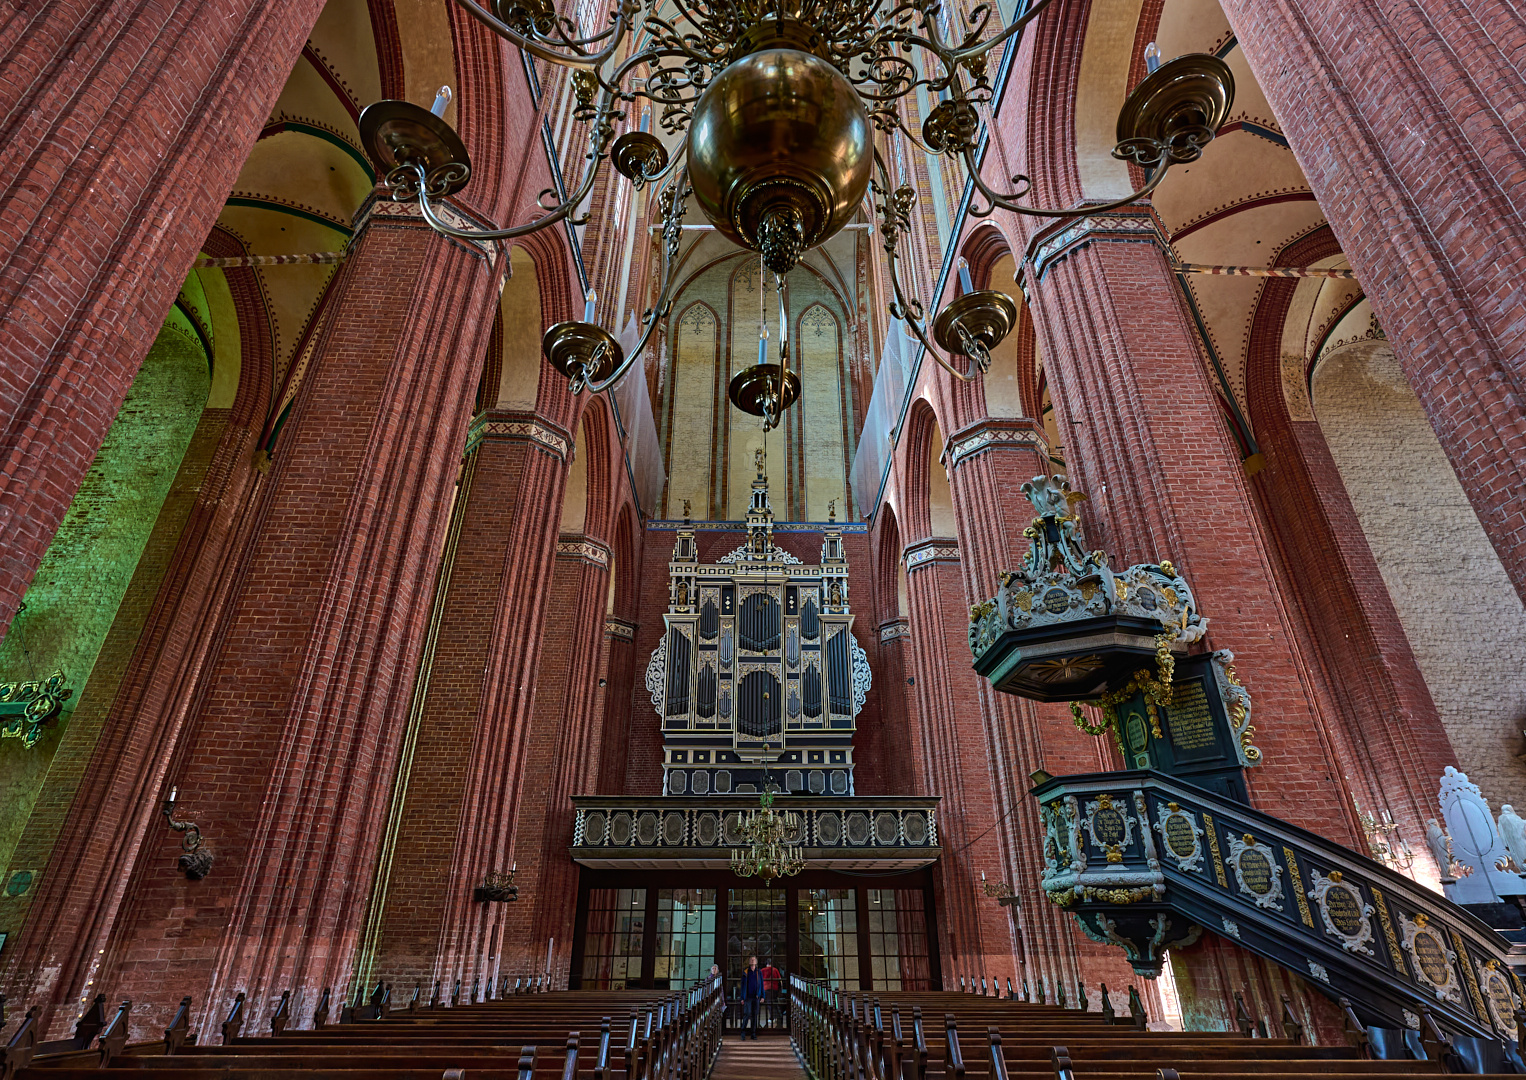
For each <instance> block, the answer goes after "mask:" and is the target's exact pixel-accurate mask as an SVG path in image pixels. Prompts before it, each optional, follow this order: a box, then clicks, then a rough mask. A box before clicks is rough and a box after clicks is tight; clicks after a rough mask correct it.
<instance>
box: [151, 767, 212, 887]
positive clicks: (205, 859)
mask: <svg viewBox="0 0 1526 1080" xmlns="http://www.w3.org/2000/svg"><path fill="white" fill-rule="evenodd" d="M179 791H180V789H179V788H173V787H172V788H170V797H169V798H167V799H165V800H164V811H163V813H164V820H165V821H168V822H169V823H170V828H172V829H174V830H175V831H176V832H178V833H180V834H181V837H180V847H181V854H180V870H181V872H182V873H184V874H185V876H186V877H188V878H190V879H191V880H192V881H200V880H201V879H202V878H204V877H206V876H207V874H208V873H210V872H211V870H212V853H211V852H210V851H208V850H207V849H206V848H204V847H202V837H201V826H199V825H197V824H196V823H195V822H194V821H176V820H175V797H176V795H177V794H179Z"/></svg>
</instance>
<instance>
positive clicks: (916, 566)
mask: <svg viewBox="0 0 1526 1080" xmlns="http://www.w3.org/2000/svg"><path fill="white" fill-rule="evenodd" d="M904 558H905V559H906V572H907V573H910V572H911V571H913V570H920V569H922V568H923V567H925V566H931V565H933V564H934V563H953V564H954V565H956V566H957V565H958V564H959V541H958V540H956V539H954V538H953V537H951V536H934V537H930V538H928V539H926V540H919V541H917V542H916V543H915V544H907V545H906V553H905V556H904Z"/></svg>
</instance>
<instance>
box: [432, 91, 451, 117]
mask: <svg viewBox="0 0 1526 1080" xmlns="http://www.w3.org/2000/svg"><path fill="white" fill-rule="evenodd" d="M450 98H451V93H450V87H448V86H442V87H440V89H439V90H438V91H437V92H436V93H435V96H434V104H433V105H431V106H430V107H429V111H430V112H432V113H434V114H435V115H436V116H444V115H445V109H446V107H447V106H448V105H450Z"/></svg>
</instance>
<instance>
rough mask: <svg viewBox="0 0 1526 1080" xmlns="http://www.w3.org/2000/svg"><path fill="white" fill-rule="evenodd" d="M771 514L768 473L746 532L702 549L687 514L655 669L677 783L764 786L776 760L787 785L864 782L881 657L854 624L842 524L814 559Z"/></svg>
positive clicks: (652, 684)
mask: <svg viewBox="0 0 1526 1080" xmlns="http://www.w3.org/2000/svg"><path fill="white" fill-rule="evenodd" d="M834 521H835V519H834ZM773 526H774V521H773V510H772V508H771V506H770V504H769V499H768V482H767V480H766V479H765V478H764V477H763V476H762V474H761V473H760V474H759V475H758V477H757V479H755V480H754V481H753V484H752V501H751V504H750V506H749V508H748V512H747V542H746V543H745V544H743V545H742V546H741V547H740V548H738V549H737V550H736V551H733V552H731V553H729V554H728V555H726V556H724V557H723V558H721V559H720V560H718V561H717V562H715V563H700V562H699V555H698V549H697V546H696V544H695V536H694V531H693V529H692V528H691V527H690V526H689V522H688V520H687V519H685V522H684V527H683V528H681V529H680V530H679V533H678V538H677V541H676V542H675V544H674V545H673V558H672V561H671V562H670V563H669V564H668V573H669V590H668V597H669V609H668V612H667V614H666V615H665V616H664V620H665V622H666V625H667V635H666V637H665V638H664V639H663V643H662V646H661V647H660V648H658V650H657V651H656V652H655V653H653V654H652V659H651V663H650V664H649V665H648V667H647V679H646V684H647V688H648V689H649V690H650V691H651V693H652V704H653V705H654V706H655V707H656V709H657V712H658V714H659V715H660V716H661V717H662V727H663V743H664V754H663V758H664V792H665V793H667V794H673V795H682V794H695V795H703V794H712V793H713V794H717V795H725V794H731V793H742V794H745V793H750V792H756V791H759V790H760V789H761V785H762V783H763V773H764V768H763V766H764V763H765V762H766V763H767V764H768V768H769V772H770V776H771V778H772V780H773V782H774V783H776V784H778V785H779V786H780V787H781V788H783V789H784V790H785V791H788V792H798V793H802V794H816V795H823V794H832V795H851V794H852V793H853V735H854V731H855V724H856V718H857V716H858V712H859V710H860V709H861V708H862V707H863V703H864V695H865V693H866V692H867V691H868V688H869V664H868V661H867V659H866V658H865V656H864V652H863V649H861V648H860V647H859V645H858V642H857V641H856V640H855V639H854V637H853V629H852V627H853V615H852V614H851V613H850V611H849V607H848V563H847V559H846V558H845V556H844V554H843V543H842V533H841V532H840V530H839V529H838V528H837V527H836V526H835V524H832V525H829V526H828V528H827V529H826V533H825V536H824V537H823V538H822V545H821V562H820V563H819V564H817V565H808V564H805V563H802V562H800V560H798V559H796V558H795V557H794V556H792V555H790V554H788V553H787V552H785V551H782V550H781V549H779V548H778V547H776V546H775V545H774V540H773Z"/></svg>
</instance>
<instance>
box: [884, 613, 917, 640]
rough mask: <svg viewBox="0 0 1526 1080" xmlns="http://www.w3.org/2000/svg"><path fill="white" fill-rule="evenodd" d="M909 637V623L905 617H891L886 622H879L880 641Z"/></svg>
mask: <svg viewBox="0 0 1526 1080" xmlns="http://www.w3.org/2000/svg"><path fill="white" fill-rule="evenodd" d="M909 637H911V624H910V623H908V622H907V621H906V620H905V619H892V620H891V621H890V622H888V623H882V624H880V641H881V643H884V642H886V641H894V640H896V638H909Z"/></svg>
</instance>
